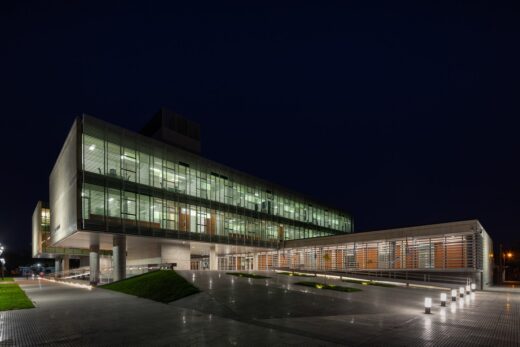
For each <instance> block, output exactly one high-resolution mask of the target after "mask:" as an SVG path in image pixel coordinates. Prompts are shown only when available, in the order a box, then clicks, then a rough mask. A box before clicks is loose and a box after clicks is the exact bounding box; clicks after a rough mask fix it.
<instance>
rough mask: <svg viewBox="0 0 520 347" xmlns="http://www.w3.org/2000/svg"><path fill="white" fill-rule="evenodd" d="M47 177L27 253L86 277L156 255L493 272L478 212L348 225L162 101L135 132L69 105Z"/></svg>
mask: <svg viewBox="0 0 520 347" xmlns="http://www.w3.org/2000/svg"><path fill="white" fill-rule="evenodd" d="M255 160H258V159H255ZM265 165H269V163H268V162H265ZM49 183H50V209H49V208H47V207H46V206H45V205H42V204H41V203H39V204H38V205H37V207H36V210H35V212H34V215H33V247H34V248H33V254H34V255H35V256H49V257H54V258H56V259H57V261H56V266H57V269H59V270H67V268H68V265H67V263H68V259H69V258H70V257H72V256H73V257H78V258H79V259H80V264H82V265H86V264H88V266H85V269H86V271H87V272H88V274H89V276H90V281H91V282H92V283H98V281H99V280H100V276H101V277H102V278H104V279H105V280H118V279H121V278H124V277H125V276H127V274H129V273H130V272H132V273H135V271H136V269H137V270H139V269H141V268H150V267H156V266H168V267H173V268H175V269H180V270H189V269H194V270H203V269H209V270H219V269H220V270H272V269H293V270H294V269H296V270H300V271H324V272H337V273H346V272H348V273H370V272H372V273H374V272H376V273H383V272H384V273H387V274H392V276H394V277H395V278H397V277H399V276H401V277H402V276H406V277H407V278H408V276H411V275H410V274H411V273H415V275H420V276H423V275H428V276H433V275H435V276H448V277H449V276H451V277H452V278H453V277H455V276H457V275H460V276H465V277H466V278H469V277H471V278H472V280H474V281H476V282H478V283H479V284H480V285H481V286H485V285H487V284H489V283H491V281H492V276H491V275H490V274H491V271H492V266H491V265H490V264H491V260H492V242H491V239H490V238H489V236H488V234H487V233H486V232H485V230H484V228H483V227H482V225H480V223H479V222H478V221H476V220H475V221H464V222H455V223H444V224H436V225H429V226H421V227H412V228H401V229H391V230H384V231H377V232H366V233H358V234H354V233H352V232H353V221H352V217H351V216H350V215H349V214H348V213H345V212H343V211H340V210H338V209H335V208H332V207H329V206H326V205H324V204H321V203H319V202H316V201H314V200H312V199H309V198H307V197H305V196H303V195H301V194H297V193H294V192H291V191H288V190H286V189H284V188H282V187H280V186H277V185H275V184H272V183H269V182H266V181H264V180H262V179H259V178H255V177H253V176H251V175H248V174H245V173H242V172H240V171H237V170H234V169H232V168H229V167H227V166H225V165H222V164H219V163H216V162H214V161H211V160H208V159H206V158H204V157H202V156H201V155H200V130H199V127H198V125H197V124H194V123H192V122H190V121H188V120H186V119H184V118H182V117H180V116H178V115H176V114H174V113H172V112H169V111H167V110H161V111H160V112H159V113H157V115H156V116H155V117H154V118H152V120H151V121H150V122H149V123H148V124H147V125H146V126H145V127H144V128H143V130H142V131H141V132H140V133H136V132H132V131H129V130H126V129H123V128H121V127H118V126H115V125H113V124H109V123H106V122H104V121H101V120H99V119H96V118H94V117H90V116H87V115H83V116H81V117H78V118H77V119H76V120H75V122H74V124H73V126H72V128H71V130H70V132H69V134H68V136H67V139H66V141H65V144H64V145H63V148H62V150H61V152H60V155H59V157H58V160H57V161H56V164H55V166H54V168H53V170H52V172H51V175H50V182H49ZM324 189H327V188H326V187H324ZM331 189H332V188H331ZM49 222H50V225H49ZM403 274H404V275H403Z"/></svg>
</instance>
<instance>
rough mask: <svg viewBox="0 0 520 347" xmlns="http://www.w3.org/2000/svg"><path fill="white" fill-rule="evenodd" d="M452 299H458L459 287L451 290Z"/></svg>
mask: <svg viewBox="0 0 520 347" xmlns="http://www.w3.org/2000/svg"><path fill="white" fill-rule="evenodd" d="M451 301H457V289H452V290H451Z"/></svg>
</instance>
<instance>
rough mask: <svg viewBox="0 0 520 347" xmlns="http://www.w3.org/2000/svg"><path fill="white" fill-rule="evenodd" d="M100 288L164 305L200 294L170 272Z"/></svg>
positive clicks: (156, 272)
mask: <svg viewBox="0 0 520 347" xmlns="http://www.w3.org/2000/svg"><path fill="white" fill-rule="evenodd" d="M100 288H105V289H110V290H114V291H116V292H121V293H126V294H130V295H135V296H138V297H141V298H147V299H151V300H155V301H159V302H164V303H168V302H172V301H175V300H178V299H180V298H184V297H185V296H188V295H192V294H196V293H199V292H200V290H199V289H198V288H197V287H195V286H193V285H192V284H191V283H189V282H188V281H186V280H185V279H184V277H182V276H181V275H179V274H177V273H176V272H175V271H171V270H159V271H153V272H148V273H145V274H142V275H139V276H135V277H130V278H127V279H124V280H121V281H117V282H112V283H109V284H105V285H103V286H100Z"/></svg>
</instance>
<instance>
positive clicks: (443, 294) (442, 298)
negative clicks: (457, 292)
mask: <svg viewBox="0 0 520 347" xmlns="http://www.w3.org/2000/svg"><path fill="white" fill-rule="evenodd" d="M441 306H446V293H441Z"/></svg>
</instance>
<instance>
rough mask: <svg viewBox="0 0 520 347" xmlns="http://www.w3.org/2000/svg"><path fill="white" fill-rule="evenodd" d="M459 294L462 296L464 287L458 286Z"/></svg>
mask: <svg viewBox="0 0 520 347" xmlns="http://www.w3.org/2000/svg"><path fill="white" fill-rule="evenodd" d="M459 296H460V297H461V298H463V297H464V287H460V288H459Z"/></svg>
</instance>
